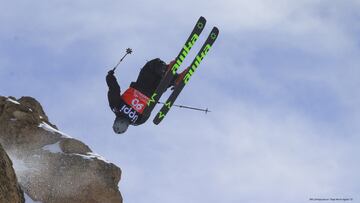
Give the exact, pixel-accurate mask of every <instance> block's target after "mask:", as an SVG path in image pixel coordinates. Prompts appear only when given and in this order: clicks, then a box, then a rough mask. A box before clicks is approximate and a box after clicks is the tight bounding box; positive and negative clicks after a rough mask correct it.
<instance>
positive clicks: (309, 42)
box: [0, 0, 360, 203]
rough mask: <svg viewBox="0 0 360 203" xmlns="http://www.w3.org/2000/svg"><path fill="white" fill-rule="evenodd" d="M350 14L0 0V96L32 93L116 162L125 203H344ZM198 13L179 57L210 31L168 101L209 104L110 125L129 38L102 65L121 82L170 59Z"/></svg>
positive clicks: (308, 0) (226, 3)
mask: <svg viewBox="0 0 360 203" xmlns="http://www.w3.org/2000/svg"><path fill="white" fill-rule="evenodd" d="M359 11H360V1H356V0H346V1H337V0H333V1H325V0H302V1H296V0H253V1H245V0H223V1H214V0H199V1H196V2H193V1H190V0H183V1H164V0H155V1H138V0H133V1H115V0H103V1H96V0H78V1H70V0H61V1H60V0H53V1H40V0H34V1H25V0H18V1H4V0H1V7H0V25H1V32H0V44H1V46H0V95H3V96H14V97H16V98H20V97H21V96H32V97H34V98H36V99H37V100H38V101H40V102H41V104H42V105H43V108H44V110H45V112H46V113H47V115H48V117H49V119H50V121H51V122H52V123H54V124H56V125H57V127H58V128H59V129H60V130H61V131H63V132H65V133H66V134H68V135H71V136H72V137H74V138H76V139H79V140H82V141H83V142H85V143H86V144H88V145H89V146H90V148H91V149H92V150H93V151H94V152H96V153H98V154H101V155H102V156H104V157H106V159H107V160H109V161H111V162H112V163H114V164H116V165H118V166H119V167H121V169H122V172H123V174H122V179H121V182H120V184H119V188H120V191H121V193H122V195H123V197H124V200H125V202H140V203H141V202H157V203H168V202H172V203H178V202H179V203H180V202H188V203H198V202H208V203H215V202H224V203H238V202H247V203H288V202H292V203H302V202H313V201H314V200H311V199H315V198H323V199H329V198H347V199H352V202H357V201H360V195H359V191H360V184H359V183H360V175H359V173H358V171H360V157H359V156H358V155H359V153H360V150H359V147H358V146H359V144H360V139H359V135H360V127H359V126H360V125H359V123H360V93H359V91H358V87H359V86H360V79H359V75H360V70H359V68H357V67H360V58H359V54H360V12H359ZM200 16H204V17H206V19H207V24H206V27H205V29H204V31H203V34H202V35H201V37H200V38H199V40H198V41H197V44H196V45H195V46H194V47H193V50H192V52H191V53H190V54H189V56H188V57H187V59H186V60H185V61H184V63H183V64H190V62H191V60H192V58H193V57H194V56H195V54H196V53H197V50H198V49H199V48H200V47H201V43H202V42H203V41H204V40H205V38H206V36H207V34H208V33H209V32H210V30H211V28H212V27H213V26H217V27H218V28H219V30H220V34H219V37H218V39H217V41H216V42H215V44H214V46H213V48H212V49H211V50H210V52H209V54H208V55H207V56H206V58H205V59H204V61H203V62H202V64H201V65H200V66H199V68H198V69H197V71H196V73H195V74H194V76H193V77H192V78H191V80H190V82H189V83H188V85H187V86H186V87H185V88H184V90H183V92H182V93H181V95H180V96H179V98H178V100H177V102H176V103H177V104H182V105H190V106H195V107H201V108H209V109H210V110H211V111H212V112H211V113H208V114H204V113H200V112H196V111H191V110H185V109H177V108H175V107H173V108H172V109H171V111H170V112H169V114H168V115H167V117H166V118H165V119H164V120H163V122H162V123H161V124H160V125H158V126H156V125H154V124H153V123H152V121H151V119H149V121H148V122H147V123H146V124H144V125H141V126H137V127H130V128H129V130H128V131H127V133H126V134H124V135H116V134H114V133H113V131H112V123H113V120H114V115H113V114H112V112H111V111H110V109H109V107H108V104H107V97H106V95H107V86H106V83H105V75H106V73H107V71H108V70H109V69H110V68H112V67H113V66H114V65H115V64H116V63H117V62H118V60H119V59H120V58H121V56H122V55H123V54H124V53H125V49H126V48H128V47H130V48H132V49H133V53H132V54H131V55H129V56H127V57H126V58H125V60H124V61H123V62H122V63H121V64H120V66H119V68H118V69H117V72H116V76H117V78H118V81H119V83H120V86H121V87H122V89H123V90H124V89H126V88H127V87H128V85H129V84H130V82H131V81H134V80H136V77H137V75H138V72H139V70H140V68H141V67H142V66H143V65H144V64H145V63H146V61H148V60H151V59H153V58H158V57H159V58H161V59H163V60H164V61H167V62H169V61H171V60H172V59H173V58H174V57H175V56H176V54H178V52H179V50H180V49H181V47H182V45H183V43H184V42H185V40H186V38H187V37H188V35H189V33H190V31H191V29H192V28H193V26H194V23H195V22H196V20H197V19H198V18H199V17H200ZM184 67H185V65H183V67H182V68H184ZM182 68H180V69H182ZM165 96H166V95H165ZM158 109H159V108H156V109H155V111H157V110H158ZM315 202H316V201H315ZM323 202H324V201H323ZM325 202H326V201H325ZM328 202H330V200H329V201H328Z"/></svg>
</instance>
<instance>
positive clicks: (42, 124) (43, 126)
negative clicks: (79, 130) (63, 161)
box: [38, 122, 71, 138]
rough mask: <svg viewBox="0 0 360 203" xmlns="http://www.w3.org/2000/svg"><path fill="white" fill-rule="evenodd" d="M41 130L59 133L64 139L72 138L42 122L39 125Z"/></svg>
mask: <svg viewBox="0 0 360 203" xmlns="http://www.w3.org/2000/svg"><path fill="white" fill-rule="evenodd" d="M38 127H39V128H43V129H44V130H46V131H49V132H51V133H54V134H55V133H59V134H61V135H62V137H63V138H71V137H70V136H69V135H67V134H65V133H63V132H61V131H59V130H56V129H55V128H53V127H51V126H50V125H49V124H47V123H45V122H42V123H40V124H39V126H38Z"/></svg>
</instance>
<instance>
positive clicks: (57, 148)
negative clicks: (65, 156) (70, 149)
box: [42, 142, 63, 153]
mask: <svg viewBox="0 0 360 203" xmlns="http://www.w3.org/2000/svg"><path fill="white" fill-rule="evenodd" d="M42 149H43V150H46V151H49V152H51V153H63V151H62V150H61V148H60V145H59V142H56V143H54V144H50V145H46V146H44V147H43V148H42Z"/></svg>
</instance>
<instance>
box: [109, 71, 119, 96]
mask: <svg viewBox="0 0 360 203" xmlns="http://www.w3.org/2000/svg"><path fill="white" fill-rule="evenodd" d="M106 83H107V85H108V87H109V91H114V92H118V93H119V94H120V91H121V90H120V86H119V83H118V82H117V80H116V77H115V76H114V72H113V71H112V70H111V71H109V72H108V74H107V76H106Z"/></svg>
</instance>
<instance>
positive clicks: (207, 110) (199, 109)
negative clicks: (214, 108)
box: [158, 101, 211, 114]
mask: <svg viewBox="0 0 360 203" xmlns="http://www.w3.org/2000/svg"><path fill="white" fill-rule="evenodd" d="M158 104H165V103H164V102H160V101H159V102H158ZM173 106H176V107H179V108H184V109H191V110H195V111H203V112H205V113H206V114H207V113H208V112H211V111H210V110H209V109H208V108H206V109H201V108H196V107H191V106H185V105H177V104H173Z"/></svg>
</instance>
